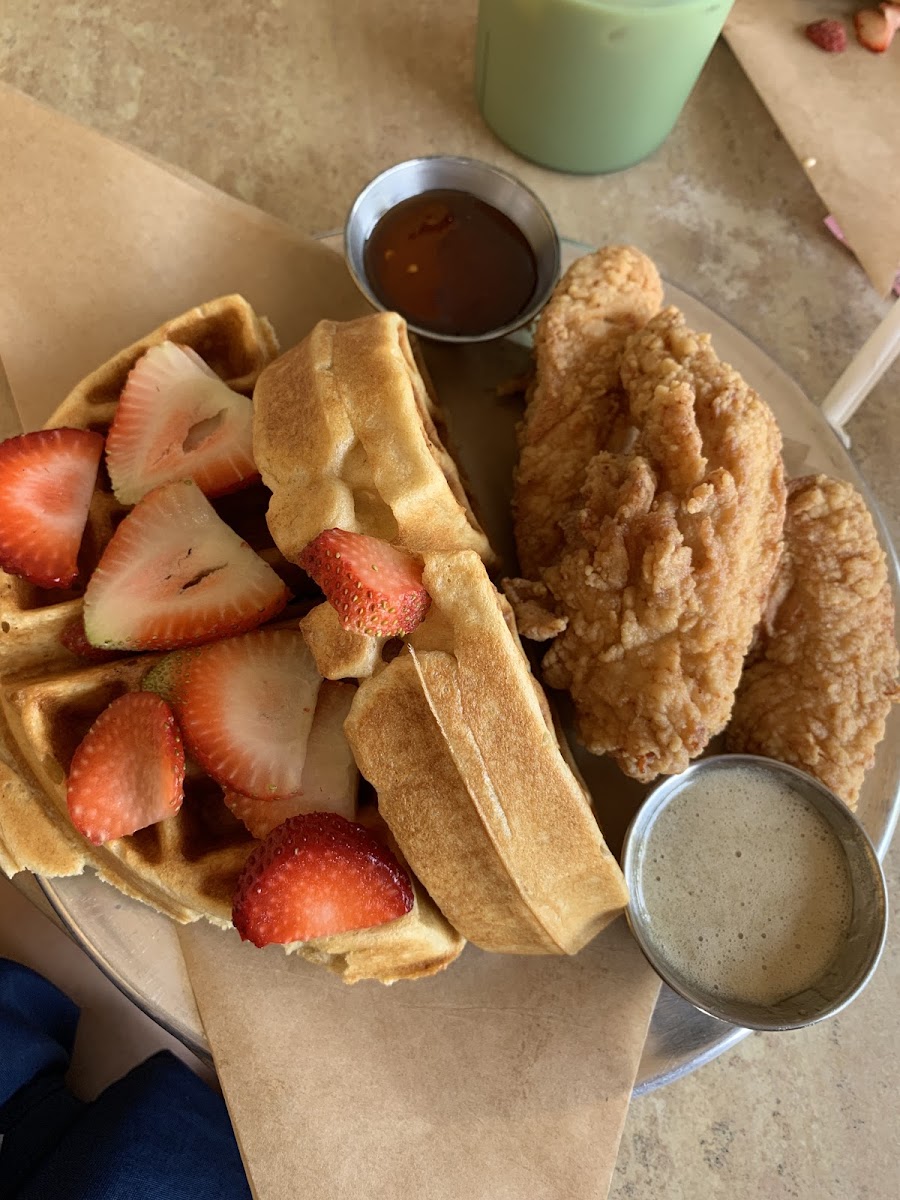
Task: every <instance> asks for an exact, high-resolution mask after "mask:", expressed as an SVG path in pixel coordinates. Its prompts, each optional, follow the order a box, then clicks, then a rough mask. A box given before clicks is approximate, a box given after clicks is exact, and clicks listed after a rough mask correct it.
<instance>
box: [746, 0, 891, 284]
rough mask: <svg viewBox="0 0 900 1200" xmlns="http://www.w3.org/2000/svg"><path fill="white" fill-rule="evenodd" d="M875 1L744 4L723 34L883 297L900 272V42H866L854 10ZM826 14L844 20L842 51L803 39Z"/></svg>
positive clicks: (765, 0)
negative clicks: (882, 49)
mask: <svg viewBox="0 0 900 1200" xmlns="http://www.w3.org/2000/svg"><path fill="white" fill-rule="evenodd" d="M867 6H868V7H870V8H877V7H878V5H877V3H876V0H871V3H868V5H867V4H866V3H865V2H864V0H858V2H856V3H847V2H846V0H816V2H815V3H811V0H737V2H736V4H735V6H734V8H733V9H732V11H731V15H730V17H729V18H728V22H727V24H726V26H725V37H726V39H727V41H728V44H729V45H730V46H731V49H732V50H733V51H734V53H735V55H736V56H737V58H738V60H739V61H740V64H741V66H742V67H743V68H744V70H745V71H746V73H747V75H748V76H749V78H750V80H751V82H752V83H753V86H754V87H755V88H756V90H757V92H759V95H760V97H761V99H762V101H763V103H764V104H765V105H766V108H768V110H769V112H770V113H771V114H772V117H773V118H774V120H775V122H776V124H777V125H778V127H779V128H780V130H781V132H782V133H783V134H784V136H785V138H786V139H787V141H788V144H789V145H790V147H791V149H792V150H793V151H794V153H795V154H796V155H797V158H798V159H799V160H800V162H801V164H802V165H803V167H804V170H806V172H807V174H808V176H809V178H810V180H811V182H812V184H813V186H814V187H815V189H816V191H817V192H818V193H819V195H820V196H821V198H822V200H823V201H824V203H825V205H826V207H827V209H828V212H830V213H832V214H833V215H834V216H835V217H837V220H838V224H839V225H840V227H841V229H842V230H843V232H844V236H845V238H846V240H847V244H848V245H849V246H850V248H851V249H852V250H853V253H854V254H855V255H856V257H857V258H858V259H859V261H860V263H861V264H862V266H863V268H864V270H865V272H866V274H867V275H868V276H869V278H870V279H871V281H872V283H873V284H874V285H875V287H876V288H877V289H878V291H879V292H880V293H881V294H882V295H883V296H886V295H888V294H889V292H890V291H891V288H892V287H893V285H894V277H895V275H896V274H897V271H898V269H900V205H898V204H897V198H896V192H897V181H898V179H900V41H898V42H897V43H896V44H895V45H893V46H892V47H891V48H890V49H889V50H888V51H887V53H885V54H872V53H871V52H870V51H868V50H865V49H864V48H863V47H862V46H860V45H859V44H858V43H857V41H856V38H855V35H854V32H853V19H852V17H853V12H854V11H855V10H856V9H857V8H864V7H867ZM823 17H836V18H838V19H840V20H843V22H844V25H845V27H846V29H847V34H848V45H847V49H846V50H845V51H844V52H843V53H842V54H826V53H824V52H823V51H822V50H820V49H818V47H816V46H814V45H813V44H812V43H811V42H809V41H808V40H807V39H806V38H805V37H804V36H803V30H804V28H805V27H806V26H807V25H808V24H809V23H810V22H811V21H817V20H819V19H820V18H823Z"/></svg>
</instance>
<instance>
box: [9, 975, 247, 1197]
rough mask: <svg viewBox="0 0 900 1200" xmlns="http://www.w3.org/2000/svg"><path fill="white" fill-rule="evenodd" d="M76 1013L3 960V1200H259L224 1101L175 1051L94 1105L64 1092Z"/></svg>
mask: <svg viewBox="0 0 900 1200" xmlns="http://www.w3.org/2000/svg"><path fill="white" fill-rule="evenodd" d="M77 1023H78V1009H77V1008H76V1006H75V1005H74V1004H73V1003H72V1002H71V1000H69V999H67V997H65V996H64V995H63V994H62V993H61V992H60V991H59V990H58V989H57V988H55V987H54V986H53V985H52V984H50V983H48V982H47V981H46V980H45V979H42V978H41V976H40V975H36V974H35V973H34V971H31V970H29V969H28V968H27V967H23V966H20V965H19V964H18V963H13V962H9V961H7V960H5V959H0V1135H2V1138H3V1140H2V1143H0V1200H250V1189H249V1187H248V1185H247V1179H246V1176H245V1175H244V1170H243V1167H242V1166H241V1159H240V1155H239V1154H238V1149H237V1145H236V1143H235V1140H234V1135H233V1133H232V1131H231V1125H230V1123H229V1120H228V1114H227V1111H226V1109H225V1105H224V1103H223V1101H222V1099H221V1098H220V1097H219V1096H217V1095H216V1094H215V1092H213V1091H211V1090H210V1089H209V1088H208V1087H207V1086H206V1084H205V1083H203V1082H202V1080H200V1079H198V1078H197V1076H196V1075H194V1074H193V1072H191V1071H190V1070H189V1069H188V1068H187V1067H186V1066H185V1065H184V1064H183V1063H182V1062H180V1061H179V1060H178V1059H176V1058H175V1057H173V1055H171V1054H169V1053H168V1052H163V1053H160V1054H156V1055H154V1056H153V1057H152V1058H149V1059H148V1060H147V1061H146V1062H144V1063H141V1065H140V1066H138V1067H135V1068H134V1070H133V1071H129V1073H128V1074H127V1075H126V1076H125V1077H124V1078H123V1079H120V1080H119V1081H118V1082H117V1083H114V1084H112V1085H111V1086H110V1087H108V1088H107V1089H106V1091H105V1092H103V1093H102V1095H100V1096H98V1097H97V1099H96V1100H94V1101H93V1102H92V1103H90V1104H84V1103H82V1102H81V1101H79V1100H77V1099H76V1098H75V1097H74V1096H72V1095H71V1093H70V1092H69V1091H68V1089H67V1088H66V1086H65V1080H64V1076H65V1072H66V1070H67V1068H68V1065H69V1056H70V1053H71V1050H72V1043H73V1041H74V1038H75V1028H76V1026H77Z"/></svg>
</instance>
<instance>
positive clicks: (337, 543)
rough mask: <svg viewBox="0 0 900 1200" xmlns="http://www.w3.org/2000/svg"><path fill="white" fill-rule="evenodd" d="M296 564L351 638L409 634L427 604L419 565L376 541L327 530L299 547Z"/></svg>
mask: <svg viewBox="0 0 900 1200" xmlns="http://www.w3.org/2000/svg"><path fill="white" fill-rule="evenodd" d="M299 562H300V566H301V567H302V568H303V569H304V571H306V572H307V574H309V575H311V576H312V577H313V579H314V580H315V581H316V583H317V584H318V585H319V587H320V588H321V589H322V591H323V592H324V593H325V598H326V600H328V602H329V603H330V604H331V605H332V607H333V608H334V609H335V610H336V611H337V614H338V616H339V617H340V621H341V625H343V627H344V629H347V630H350V631H351V632H353V633H366V634H370V635H371V636H372V637H398V636H400V635H401V634H405V633H412V631H413V630H414V629H415V628H416V626H417V625H420V624H421V623H422V621H423V620H424V619H425V614H426V613H427V612H428V608H429V606H430V604H431V598H430V596H429V595H428V593H427V592H426V591H425V588H424V587H423V586H422V565H421V563H419V562H417V561H416V559H414V558H413V557H412V555H411V554H407V553H406V552H405V551H403V550H398V549H397V548H396V547H395V546H392V545H391V544H390V543H389V542H383V541H382V540H381V538H374V537H367V536H366V535H365V534H362V533H348V532H347V531H346V530H344V529H326V530H325V532H324V533H320V534H319V536H318V537H317V538H314V539H313V541H311V542H310V543H309V545H308V546H305V547H304V549H303V551H302V552H301V554H300V560H299Z"/></svg>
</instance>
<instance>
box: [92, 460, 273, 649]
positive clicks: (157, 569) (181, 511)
mask: <svg viewBox="0 0 900 1200" xmlns="http://www.w3.org/2000/svg"><path fill="white" fill-rule="evenodd" d="M287 600H288V590H287V588H286V587H285V586H284V584H283V583H282V581H281V580H280V579H279V578H278V576H277V575H276V573H275V572H274V571H273V570H272V568H271V567H270V566H269V565H268V563H266V562H264V561H263V560H262V559H261V558H260V557H259V555H258V554H256V553H255V552H254V551H253V550H252V549H251V547H250V546H248V545H247V543H246V542H244V541H242V540H241V539H240V538H239V537H238V535H237V534H236V533H235V532H234V530H233V529H230V528H229V527H228V526H227V525H226V524H225V522H224V521H223V520H222V519H221V517H219V516H218V514H217V513H216V511H215V509H214V508H213V507H212V505H211V504H210V502H209V501H208V500H207V499H206V497H205V496H204V495H203V493H202V492H201V490H200V488H199V487H198V486H197V485H196V484H195V483H193V482H192V481H191V480H189V479H184V480H179V481H178V482H177V483H165V484H163V485H162V486H161V487H158V488H156V489H154V491H152V492H149V493H148V494H147V495H146V496H145V497H144V498H143V499H142V500H140V501H139V502H138V503H137V504H136V505H135V507H134V508H133V509H132V511H131V512H130V513H129V514H128V516H126V518H125V519H124V521H122V523H121V525H120V526H119V527H118V529H117V530H116V532H115V533H114V534H113V537H112V539H111V541H110V542H109V545H108V546H107V547H106V549H105V550H104V552H103V556H102V558H101V559H100V562H99V563H98V565H97V568H96V570H95V571H94V573H93V575H92V576H91V578H90V581H89V583H88V586H87V590H86V592H85V596H84V627H85V631H86V632H87V636H88V641H89V642H90V643H91V645H92V646H98V647H101V648H103V649H118V650H176V649H181V648H182V647H184V646H196V645H200V644H201V643H202V642H209V641H212V640H214V639H215V638H220V637H228V636H229V635H232V634H237V633H245V632H246V631H247V630H250V629H255V628H256V626H257V625H261V624H262V623H263V621H267V620H268V619H269V618H270V617H273V616H274V615H275V614H276V613H278V612H280V611H281V609H282V608H284V606H285V604H286V603H287Z"/></svg>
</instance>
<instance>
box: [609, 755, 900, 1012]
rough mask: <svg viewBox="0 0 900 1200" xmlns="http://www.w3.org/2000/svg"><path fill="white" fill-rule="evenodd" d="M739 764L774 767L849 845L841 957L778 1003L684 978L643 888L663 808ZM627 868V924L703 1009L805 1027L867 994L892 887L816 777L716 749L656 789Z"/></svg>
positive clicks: (858, 829) (625, 858)
mask: <svg viewBox="0 0 900 1200" xmlns="http://www.w3.org/2000/svg"><path fill="white" fill-rule="evenodd" d="M738 767H745V768H746V767H753V768H755V769H758V770H763V771H768V772H772V773H773V774H774V775H776V776H778V777H779V778H780V779H782V780H783V781H785V782H786V783H788V784H789V785H790V786H791V787H792V788H793V789H794V790H795V791H797V792H798V793H799V794H800V795H802V796H803V797H804V798H805V799H807V800H809V801H810V802H811V803H812V804H813V805H814V806H815V808H816V810H817V811H818V812H819V814H820V815H821V816H822V817H824V819H825V820H826V821H827V822H828V824H829V826H830V827H831V829H832V830H833V832H834V833H835V834H837V837H838V840H839V841H840V843H841V845H842V847H843V849H844V852H845V854H846V856H847V866H848V869H849V873H850V881H851V886H852V889H853V913H852V916H851V919H850V927H849V929H848V931H847V935H846V937H845V939H844V943H843V946H842V948H841V949H840V951H839V952H838V954H837V956H836V957H835V958H834V959H833V961H832V962H831V964H830V965H829V966H828V968H827V969H826V971H825V972H824V974H823V975H822V977H821V978H820V979H819V980H818V981H817V982H816V984H815V985H813V986H812V987H810V988H807V989H806V990H804V991H803V992H799V993H797V994H796V995H794V996H789V997H787V998H786V999H784V1000H781V1001H779V1002H778V1003H777V1004H772V1005H763V1004H756V1003H750V1002H746V1001H738V1000H726V999H723V998H722V997H721V996H717V995H715V994H714V993H710V992H707V991H706V990H705V989H702V988H700V987H699V986H698V985H697V984H696V983H695V982H694V981H692V980H689V979H685V978H684V977H683V975H681V974H680V973H679V972H678V970H677V969H676V968H675V966H674V965H673V964H672V963H671V962H670V961H669V960H668V959H667V958H666V953H665V947H664V946H662V945H660V943H659V941H658V940H657V939H655V938H654V937H653V935H652V922H653V913H652V912H650V911H649V910H648V908H647V905H646V899H645V896H644V890H643V886H642V876H643V872H644V870H645V862H644V851H645V849H646V846H647V843H648V837H649V834H650V830H651V828H652V826H653V823H654V822H655V821H656V819H657V817H658V816H659V815H660V813H661V812H662V811H663V809H664V808H665V807H666V806H667V805H668V804H669V803H670V802H671V801H672V800H673V799H674V798H675V796H677V795H678V794H679V793H680V792H681V791H682V789H683V788H684V787H685V786H686V785H688V784H690V782H691V781H692V780H694V779H696V778H697V776H698V775H701V774H710V773H720V774H725V773H727V772H728V771H731V770H734V769H736V768H738ZM622 866H623V870H624V872H625V879H626V881H627V883H628V889H629V893H630V900H629V905H628V912H627V917H628V923H629V925H630V927H631V931H632V933H633V934H634V937H635V939H636V941H637V943H638V945H639V946H640V948H641V950H642V951H643V952H644V955H645V957H646V958H647V960H648V962H649V963H650V965H651V966H652V967H653V968H654V970H655V971H656V972H657V974H658V975H660V976H661V977H662V979H663V980H664V981H665V982H666V983H667V984H668V985H669V987H671V988H672V989H673V990H674V991H676V992H678V994H679V995H680V996H683V997H684V999H685V1000H688V1001H690V1003H691V1004H693V1005H694V1006H695V1007H696V1008H699V1009H701V1010H702V1011H703V1012H705V1013H708V1014H709V1015H710V1016H711V1017H718V1018H719V1020H722V1021H730V1022H731V1023H732V1024H734V1025H742V1026H744V1027H745V1028H747V1029H764V1030H782V1029H800V1028H802V1027H803V1026H805V1025H813V1024H815V1023H816V1022H817V1021H822V1020H824V1019H825V1018H826V1017H830V1016H833V1015H834V1014H835V1013H838V1012H840V1011H841V1009H843V1008H846V1006H847V1005H848V1004H849V1003H850V1002H851V1001H852V1000H854V999H855V998H856V997H857V996H858V995H859V994H860V992H861V991H862V990H863V988H864V987H865V986H866V984H867V983H868V982H869V980H870V979H871V977H872V974H873V973H874V971H875V968H876V966H877V965H878V960H879V958H880V957H881V952H882V950H883V949H884V942H885V937H886V935H887V892H886V889H885V882H884V874H883V872H882V870H881V864H880V863H879V861H878V857H877V855H876V854H875V850H874V848H873V846H872V843H871V842H870V840H869V837H868V835H867V834H866V831H865V830H864V829H863V827H862V825H861V824H860V822H859V821H858V819H857V818H856V817H855V816H854V814H853V813H852V812H851V811H850V809H849V808H847V806H846V805H845V804H844V803H843V802H842V801H841V800H839V799H838V797H837V796H835V794H834V793H833V792H830V791H829V790H828V788H826V787H824V786H823V785H822V784H821V783H819V781H818V780H817V779H813V778H812V777H811V776H810V775H807V774H805V772H803V771H798V770H797V769H796V768H794V767H789V766H786V765H785V764H784V763H780V762H775V761H774V759H770V758H762V757H759V756H757V755H754V754H722V755H716V756H714V757H711V758H705V759H700V760H699V761H698V762H695V763H693V764H692V765H691V766H690V767H688V768H687V770H686V771H682V772H681V774H680V775H673V776H670V777H669V778H667V779H665V780H664V781H663V782H662V783H660V784H658V785H657V787H655V788H654V789H653V791H652V792H650V794H649V795H648V796H647V798H646V800H645V801H644V803H643V805H642V806H641V808H640V809H639V810H638V812H637V814H636V815H635V817H634V820H633V821H632V823H631V826H630V828H629V830H628V833H627V835H626V837H625V844H624V847H623V850H622ZM653 869H654V870H657V869H658V868H657V867H654V868H653Z"/></svg>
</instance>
